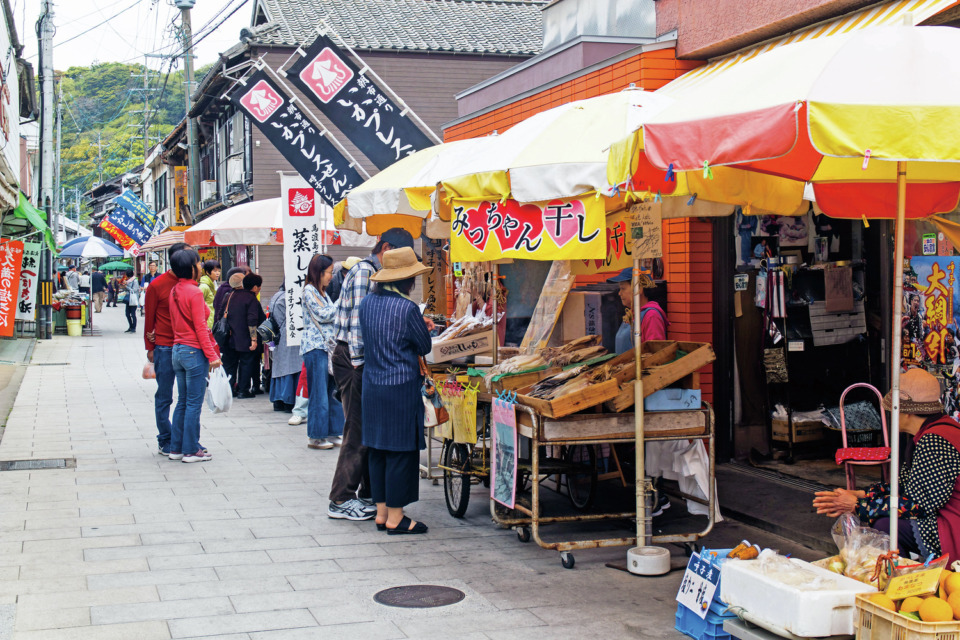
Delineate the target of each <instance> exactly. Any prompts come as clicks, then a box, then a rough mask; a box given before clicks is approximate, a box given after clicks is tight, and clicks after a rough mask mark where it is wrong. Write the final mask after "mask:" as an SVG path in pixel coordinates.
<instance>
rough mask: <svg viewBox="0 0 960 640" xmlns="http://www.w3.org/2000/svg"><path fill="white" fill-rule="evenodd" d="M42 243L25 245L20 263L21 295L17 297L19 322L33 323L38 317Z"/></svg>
mask: <svg viewBox="0 0 960 640" xmlns="http://www.w3.org/2000/svg"><path fill="white" fill-rule="evenodd" d="M42 247H43V244H42V243H40V242H24V243H23V259H22V260H21V261H20V294H19V296H18V297H17V313H16V319H17V320H25V321H26V322H33V321H34V320H35V319H36V315H37V282H38V281H39V280H40V251H41V249H42Z"/></svg>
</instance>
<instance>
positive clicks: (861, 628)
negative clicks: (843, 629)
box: [857, 594, 960, 640]
mask: <svg viewBox="0 0 960 640" xmlns="http://www.w3.org/2000/svg"><path fill="white" fill-rule="evenodd" d="M868 595H869V594H868ZM857 640H960V622H918V621H917V620H911V619H910V618H907V617H905V616H902V615H900V614H899V613H894V612H893V611H890V610H889V609H884V608H883V607H881V606H880V605H876V604H874V603H872V602H870V600H868V599H867V596H865V595H863V594H860V595H858V596H857Z"/></svg>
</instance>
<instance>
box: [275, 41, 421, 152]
mask: <svg viewBox="0 0 960 640" xmlns="http://www.w3.org/2000/svg"><path fill="white" fill-rule="evenodd" d="M287 78H288V79H289V80H290V82H291V83H292V84H293V85H294V86H296V87H297V88H298V89H300V90H301V91H302V92H303V94H304V95H305V96H307V98H309V99H310V100H311V101H312V102H313V103H314V104H315V105H316V106H317V108H318V109H319V110H320V111H322V112H323V114H324V115H325V116H327V117H328V118H330V121H331V122H333V124H335V125H336V126H337V128H338V129H340V131H342V132H343V134H344V135H345V136H347V137H348V138H350V140H351V142H353V144H355V145H356V146H357V148H358V149H360V151H362V152H363V155H365V156H367V157H368V158H370V161H371V162H373V164H375V165H376V166H377V168H379V169H386V168H387V167H389V166H390V165H391V164H393V163H394V162H396V161H397V160H399V159H401V158H404V157H406V156H408V155H410V154H412V153H415V152H417V151H420V150H421V149H426V148H427V147H431V146H433V145H434V143H433V142H431V140H430V138H428V137H427V135H426V134H425V133H423V131H421V130H420V129H419V128H418V127H417V125H416V124H414V123H413V122H412V121H411V120H410V118H408V117H407V116H406V114H404V112H403V109H401V108H400V107H399V106H398V105H397V104H396V103H395V102H394V101H393V100H391V99H390V98H389V97H388V96H387V94H386V93H385V92H384V91H383V89H382V88H381V87H378V86H377V85H376V84H375V83H374V82H373V80H372V79H370V78H368V77H367V76H366V75H365V74H364V73H361V70H360V69H359V68H357V66H356V65H355V64H354V63H353V61H352V60H351V59H350V58H348V57H347V55H346V54H345V53H344V52H343V51H341V50H340V48H339V47H337V45H335V44H334V43H333V41H332V40H330V38H328V37H326V36H319V37H318V38H317V39H316V40H314V41H313V44H311V45H310V47H309V48H308V49H307V50H306V52H305V55H304V56H302V57H300V58H299V59H298V60H297V61H296V62H295V63H294V64H293V65H292V66H291V67H290V69H289V70H288V71H287Z"/></svg>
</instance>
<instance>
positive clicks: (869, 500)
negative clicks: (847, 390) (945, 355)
mask: <svg viewBox="0 0 960 640" xmlns="http://www.w3.org/2000/svg"><path fill="white" fill-rule="evenodd" d="M891 405H892V395H891V393H887V395H886V397H884V399H883V407H884V409H886V410H888V411H889V410H890V409H891ZM900 431H902V432H903V433H907V434H910V435H911V436H913V437H912V438H911V440H910V443H909V444H908V447H907V453H906V455H905V456H904V462H903V466H902V469H901V471H900V505H899V511H898V518H899V519H898V521H897V522H898V525H897V532H898V535H899V543H900V544H899V546H900V552H901V554H904V555H905V554H906V553H908V552H913V553H916V554H918V555H919V556H920V557H921V558H926V557H928V556H929V554H931V553H932V554H934V555H937V556H939V555H941V554H949V556H950V561H951V562H953V561H954V560H960V482H958V478H960V423H957V421H955V420H954V419H952V418H949V417H947V416H945V415H944V414H943V405H942V404H941V400H940V383H939V381H938V380H937V379H936V378H935V377H934V376H933V375H932V374H930V373H927V372H926V371H924V370H923V369H910V370H909V371H907V372H906V373H904V374H903V375H902V376H901V377H900ZM894 444H896V443H894ZM813 506H814V507H816V509H817V513H821V514H823V515H826V516H828V517H831V518H836V517H838V516H840V515H842V514H844V513H854V514H856V515H857V516H858V517H859V518H860V521H861V523H863V524H865V525H869V526H871V527H873V528H874V529H879V530H881V531H884V532H889V530H890V517H889V516H890V486H889V485H888V484H886V483H877V484H874V485H871V486H870V487H868V488H867V489H866V490H865V491H851V490H847V489H835V490H833V491H820V492H818V493H817V494H816V498H814V500H813Z"/></svg>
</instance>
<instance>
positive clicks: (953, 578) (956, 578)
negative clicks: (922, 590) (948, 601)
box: [943, 572, 960, 596]
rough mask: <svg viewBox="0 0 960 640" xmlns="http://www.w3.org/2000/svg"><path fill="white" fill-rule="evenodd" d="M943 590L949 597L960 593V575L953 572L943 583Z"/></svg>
mask: <svg viewBox="0 0 960 640" xmlns="http://www.w3.org/2000/svg"><path fill="white" fill-rule="evenodd" d="M943 588H944V589H945V590H946V592H947V595H948V596H951V595H953V594H954V593H956V592H957V591H960V573H953V572H951V573H950V575H949V576H947V579H946V580H944V581H943Z"/></svg>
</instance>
